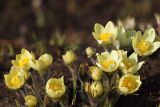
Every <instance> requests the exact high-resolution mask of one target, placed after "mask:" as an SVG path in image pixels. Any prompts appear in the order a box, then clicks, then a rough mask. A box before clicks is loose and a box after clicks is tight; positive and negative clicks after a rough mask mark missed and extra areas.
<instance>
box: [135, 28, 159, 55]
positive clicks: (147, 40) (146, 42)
mask: <svg viewBox="0 0 160 107" xmlns="http://www.w3.org/2000/svg"><path fill="white" fill-rule="evenodd" d="M155 36H156V34H155V30H154V29H153V28H150V29H147V30H146V31H145V32H144V34H143V36H142V33H141V32H140V31H138V32H137V33H136V35H135V36H133V37H132V46H133V49H134V51H135V53H136V54H138V55H139V56H148V55H151V54H152V53H153V52H155V51H156V50H157V49H158V48H159V47H160V42H154V40H155Z"/></svg>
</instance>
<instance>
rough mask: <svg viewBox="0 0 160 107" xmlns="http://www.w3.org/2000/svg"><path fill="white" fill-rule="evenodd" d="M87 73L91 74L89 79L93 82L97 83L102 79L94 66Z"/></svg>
mask: <svg viewBox="0 0 160 107" xmlns="http://www.w3.org/2000/svg"><path fill="white" fill-rule="evenodd" d="M89 71H90V73H91V77H92V78H93V79H94V80H95V81H98V80H100V79H101V78H102V74H103V72H102V70H101V69H100V68H98V67H96V66H92V67H90V68H89Z"/></svg>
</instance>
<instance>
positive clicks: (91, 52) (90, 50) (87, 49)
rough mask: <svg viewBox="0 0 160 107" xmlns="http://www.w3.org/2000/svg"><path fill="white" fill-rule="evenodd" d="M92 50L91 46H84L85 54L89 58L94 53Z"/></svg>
mask: <svg viewBox="0 0 160 107" xmlns="http://www.w3.org/2000/svg"><path fill="white" fill-rule="evenodd" d="M94 53H95V52H94V50H93V48H92V47H88V48H86V54H87V57H88V58H90V57H91V56H92V55H93V54H94Z"/></svg>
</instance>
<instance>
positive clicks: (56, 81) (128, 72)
mask: <svg viewBox="0 0 160 107" xmlns="http://www.w3.org/2000/svg"><path fill="white" fill-rule="evenodd" d="M93 36H94V38H95V39H96V40H97V42H98V43H99V44H100V45H102V46H103V47H104V49H105V52H102V53H97V54H96V61H95V60H94V59H92V57H93V56H94V55H95V51H94V49H93V48H91V47H88V48H87V49H86V54H87V56H88V58H90V59H91V61H93V62H96V63H95V64H94V66H91V67H89V75H90V76H91V78H92V79H93V80H94V81H93V82H92V83H85V85H84V90H85V92H87V94H88V95H89V97H90V96H91V97H92V98H97V97H100V96H102V95H103V93H107V94H106V95H108V93H110V92H111V90H112V89H116V91H117V92H118V93H119V94H120V95H121V94H124V95H127V94H132V93H134V92H136V91H137V90H138V89H139V87H140V85H141V80H140V76H139V75H138V73H137V72H138V70H139V69H140V68H141V66H142V65H143V64H144V61H142V62H139V61H138V56H148V55H151V54H152V53H153V52H155V51H156V50H157V49H158V48H159V47H160V42H155V37H156V33H155V30H154V29H153V28H150V29H147V30H146V31H145V32H144V34H143V35H142V33H141V32H140V31H129V32H128V31H125V29H124V28H123V27H120V28H119V27H116V26H115V25H114V24H113V23H112V22H111V21H109V22H108V23H107V24H106V26H105V27H104V26H102V25H101V24H95V27H94V32H93ZM131 36H132V37H131ZM111 44H112V46H113V47H115V48H114V49H110V50H109V48H107V46H108V45H111ZM129 44H132V47H133V50H134V52H133V53H132V54H131V55H129V56H128V55H127V51H124V50H121V49H120V48H121V47H122V46H127V45H129ZM62 59H63V61H64V63H65V64H66V65H67V66H68V68H69V69H70V71H71V73H72V78H73V91H74V92H73V99H75V96H76V95H75V94H76V89H77V88H76V85H77V80H78V79H77V78H79V77H77V74H76V73H77V72H76V70H74V69H73V68H72V67H71V65H72V64H73V62H74V61H75V60H76V55H75V53H74V52H73V51H71V50H70V51H67V52H66V53H65V55H63V56H62ZM52 60H53V58H52V56H51V55H49V54H44V55H42V56H40V57H39V58H38V59H36V58H35V55H34V53H32V52H29V51H27V50H25V49H22V50H21V54H18V55H16V59H15V60H12V67H11V69H10V73H9V74H5V75H4V78H5V84H6V86H7V87H8V88H9V89H12V90H17V89H20V88H21V87H22V86H24V84H25V83H26V82H27V79H28V78H29V77H30V76H32V73H31V72H30V69H31V68H32V69H33V70H35V71H37V72H38V73H39V74H40V75H43V73H44V71H45V70H46V69H47V68H48V67H49V66H50V65H51V64H52ZM118 71H121V72H118ZM114 74H116V75H115V76H114ZM113 77H114V79H113ZM107 84H109V85H107ZM113 84H115V85H113ZM81 85H82V84H81ZM65 91H66V86H65V84H64V77H63V76H62V77H61V78H50V79H49V80H48V81H47V83H46V88H45V92H46V95H47V96H48V97H50V98H51V99H55V100H59V99H60V98H61V97H62V96H63V95H64V94H65ZM37 102H38V101H37V96H34V95H26V96H25V105H27V106H29V107H33V106H36V104H37ZM73 102H74V100H73Z"/></svg>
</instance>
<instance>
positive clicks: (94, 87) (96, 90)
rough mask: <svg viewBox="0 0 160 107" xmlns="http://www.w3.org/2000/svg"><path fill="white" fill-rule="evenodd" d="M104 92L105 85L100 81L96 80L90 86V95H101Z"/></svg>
mask: <svg viewBox="0 0 160 107" xmlns="http://www.w3.org/2000/svg"><path fill="white" fill-rule="evenodd" d="M102 93H103V86H102V84H101V83H100V82H98V81H95V82H93V83H92V84H91V86H90V95H91V96H92V97H94V98H96V97H99V96H101V95H102Z"/></svg>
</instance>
